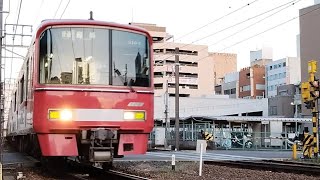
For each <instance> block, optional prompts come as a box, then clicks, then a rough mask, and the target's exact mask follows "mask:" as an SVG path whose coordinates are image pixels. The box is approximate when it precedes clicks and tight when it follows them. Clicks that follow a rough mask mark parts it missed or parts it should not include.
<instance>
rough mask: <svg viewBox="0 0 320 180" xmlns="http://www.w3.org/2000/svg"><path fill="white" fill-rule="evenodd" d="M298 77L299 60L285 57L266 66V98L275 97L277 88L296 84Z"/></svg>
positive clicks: (298, 80) (299, 78)
mask: <svg viewBox="0 0 320 180" xmlns="http://www.w3.org/2000/svg"><path fill="white" fill-rule="evenodd" d="M300 81H301V77H300V62H299V58H296V57H286V58H283V59H279V60H276V61H273V62H271V63H269V64H267V65H266V87H267V88H266V90H267V97H268V98H269V97H274V96H276V95H277V87H278V86H281V85H286V84H298V83H300Z"/></svg>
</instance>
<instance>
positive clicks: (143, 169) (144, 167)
mask: <svg viewBox="0 0 320 180" xmlns="http://www.w3.org/2000/svg"><path fill="white" fill-rule="evenodd" d="M114 166H115V169H117V170H122V171H125V172H132V173H133V174H136V175H139V176H144V177H149V178H151V179H153V180H176V179H183V180H189V179H190V180H194V179H221V180H226V179H236V180H240V179H241V180H242V179H246V180H251V179H252V180H260V179H261V180H265V179H273V180H278V179H279V180H285V179H290V180H295V179H296V180H304V179H306V180H313V179H320V177H312V176H307V175H300V174H290V173H279V172H271V171H258V170H249V169H239V168H230V167H224V166H214V165H203V171H202V176H201V177H199V176H198V175H199V163H197V162H176V171H172V170H171V162H115V163H114Z"/></svg>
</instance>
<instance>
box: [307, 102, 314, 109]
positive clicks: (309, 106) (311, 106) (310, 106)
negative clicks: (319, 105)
mask: <svg viewBox="0 0 320 180" xmlns="http://www.w3.org/2000/svg"><path fill="white" fill-rule="evenodd" d="M304 103H305V107H306V108H307V109H313V108H314V107H315V103H314V101H307V102H304Z"/></svg>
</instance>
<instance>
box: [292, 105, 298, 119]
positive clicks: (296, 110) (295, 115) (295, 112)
mask: <svg viewBox="0 0 320 180" xmlns="http://www.w3.org/2000/svg"><path fill="white" fill-rule="evenodd" d="M290 104H291V105H292V106H295V108H294V109H295V111H294V118H297V117H298V104H297V103H295V102H291V103H290Z"/></svg>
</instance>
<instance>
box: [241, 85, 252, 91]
mask: <svg viewBox="0 0 320 180" xmlns="http://www.w3.org/2000/svg"><path fill="white" fill-rule="evenodd" d="M242 88H243V89H242V90H243V91H250V90H251V88H250V85H247V86H242Z"/></svg>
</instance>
